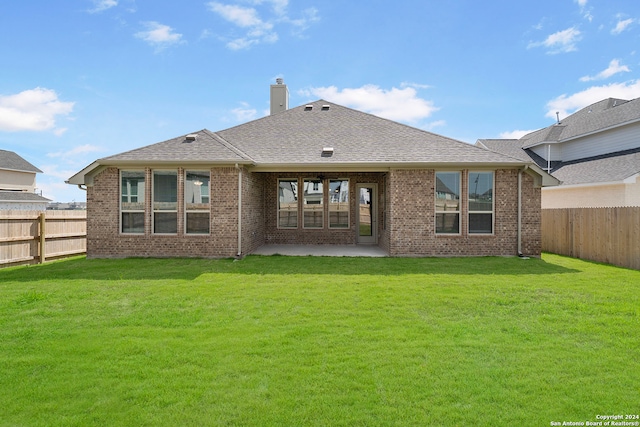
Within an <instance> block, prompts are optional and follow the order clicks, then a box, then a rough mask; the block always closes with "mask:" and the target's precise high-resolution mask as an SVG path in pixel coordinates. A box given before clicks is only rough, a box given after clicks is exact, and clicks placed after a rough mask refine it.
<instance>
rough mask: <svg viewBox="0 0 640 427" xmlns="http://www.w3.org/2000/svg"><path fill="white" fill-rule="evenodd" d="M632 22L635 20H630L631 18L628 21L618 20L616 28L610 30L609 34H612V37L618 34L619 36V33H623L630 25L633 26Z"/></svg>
mask: <svg viewBox="0 0 640 427" xmlns="http://www.w3.org/2000/svg"><path fill="white" fill-rule="evenodd" d="M634 22H635V20H634V19H631V18H629V19H624V20H622V19H619V20H618V23H617V24H616V26H615V27H614V28H613V29H612V30H611V34H614V35H618V34H620V33H621V32H623V31H624V30H626V29H627V28H629V26H630V25H631V24H633V23H634Z"/></svg>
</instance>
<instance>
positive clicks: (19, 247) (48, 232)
mask: <svg viewBox="0 0 640 427" xmlns="http://www.w3.org/2000/svg"><path fill="white" fill-rule="evenodd" d="M86 252H87V213H86V212H85V211H46V212H40V211H18V210H10V211H0V267H6V266H9V265H17V264H34V263H43V262H44V261H46V260H47V259H54V258H61V257H65V256H71V255H79V254H83V253H86Z"/></svg>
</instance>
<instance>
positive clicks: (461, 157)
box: [67, 81, 557, 257]
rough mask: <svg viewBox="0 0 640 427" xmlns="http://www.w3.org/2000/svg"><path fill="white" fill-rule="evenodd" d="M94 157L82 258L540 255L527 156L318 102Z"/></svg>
mask: <svg viewBox="0 0 640 427" xmlns="http://www.w3.org/2000/svg"><path fill="white" fill-rule="evenodd" d="M287 104H288V91H287V88H286V85H284V84H283V83H282V82H281V81H279V82H278V83H277V84H276V85H272V86H271V106H272V108H271V110H272V111H271V114H270V115H269V116H266V117H263V118H261V119H258V120H254V121H251V122H248V123H245V124H242V125H239V126H235V127H232V128H230V129H226V130H222V131H218V132H211V131H209V130H206V129H204V130H200V131H197V132H193V133H190V134H186V135H183V136H179V137H177V138H173V139H169V140H167V141H164V142H160V143H157V144H153V145H149V146H145V147H142V148H138V149H135V150H131V151H127V152H124V153H121V154H116V155H113V156H110V157H105V158H102V159H99V160H96V161H95V162H94V163H92V164H91V165H89V166H88V167H86V168H85V169H83V170H82V171H80V172H78V173H77V174H76V175H74V176H73V177H71V178H70V179H69V181H67V182H68V183H70V184H75V185H79V186H81V187H82V188H85V187H86V190H87V218H88V224H87V229H88V230H87V254H88V256H89V257H130V256H148V257H163V256H180V257H231V256H244V255H247V254H250V253H252V252H253V251H255V250H256V249H257V248H259V247H261V246H263V245H269V244H318V245H320V244H324V245H377V246H379V247H380V248H382V249H384V250H385V251H386V252H387V253H388V254H389V255H390V256H479V255H506V256H509V255H511V256H513V255H518V254H525V255H532V256H539V255H540V251H541V232H540V217H541V215H540V193H541V191H540V188H541V187H542V186H543V185H554V184H556V183H557V181H555V180H554V179H553V178H552V177H550V176H549V175H548V174H546V173H545V172H544V171H542V169H540V168H539V167H538V166H537V165H535V164H534V163H533V162H528V161H523V160H521V159H517V158H514V157H510V156H507V155H504V154H499V153H495V152H492V151H489V150H486V149H483V148H480V147H476V146H473V145H470V144H467V143H464V142H460V141H456V140H453V139H450V138H446V137H444V136H440V135H436V134H433V133H430V132H426V131H424V130H420V129H416V128H413V127H410V126H406V125H404V124H400V123H396V122H393V121H390V120H387V119H383V118H380V117H376V116H373V115H371V114H367V113H363V112H360V111H357V110H353V109H350V108H347V107H344V106H340V105H337V104H334V103H331V102H327V101H325V100H318V101H315V102H311V103H309V104H306V105H301V106H299V107H296V108H292V109H288V105H287Z"/></svg>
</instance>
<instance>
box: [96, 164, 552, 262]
mask: <svg viewBox="0 0 640 427" xmlns="http://www.w3.org/2000/svg"><path fill="white" fill-rule="evenodd" d="M145 171H146V187H145V206H146V213H145V233H144V234H140V235H127V234H121V233H120V230H119V227H120V218H119V216H120V212H119V199H120V194H119V193H120V183H119V170H118V169H117V168H113V167H111V168H107V169H105V170H104V171H102V172H101V173H99V174H98V175H97V176H95V178H94V185H93V186H89V187H88V188H87V205H88V206H87V209H88V212H87V218H88V219H87V228H88V231H87V253H88V256H89V257H129V256H148V257H164V256H180V257H231V256H235V255H236V254H237V252H238V229H237V225H238V207H237V200H238V170H237V169H236V168H234V167H224V168H212V169H211V233H210V235H206V236H194V235H185V234H184V224H183V223H184V204H183V203H182V192H183V185H182V182H183V176H184V175H183V171H184V169H179V175H178V177H179V181H178V182H179V185H178V189H179V193H178V198H179V199H178V200H179V203H178V233H177V234H176V235H171V236H165V235H154V234H153V233H152V229H151V223H152V222H151V218H152V209H151V208H152V206H151V194H152V193H151V182H152V170H151V169H149V168H147V169H146V170H145ZM320 174H322V175H323V176H324V177H325V179H345V178H346V179H349V185H350V194H349V198H350V215H349V229H346V230H342V229H341V230H335V229H329V228H328V224H327V223H328V220H327V218H328V204H326V203H324V209H325V210H324V215H325V226H324V228H323V229H303V228H302V201H301V198H299V199H300V200H299V211H298V215H299V221H298V228H297V229H293V230H292V229H278V227H277V206H278V179H279V178H297V179H299V180H300V183H302V180H303V179H304V178H315V177H317V176H318V175H320ZM467 177H468V171H462V195H463V197H462V200H461V216H460V229H461V233H460V235H456V236H442V235H438V236H436V235H435V229H434V227H435V225H434V217H435V213H434V203H435V195H434V181H435V171H434V170H425V169H416V170H392V171H390V172H389V173H315V172H314V173H252V172H249V171H248V170H246V169H243V171H242V185H243V191H242V218H243V222H242V255H246V254H249V253H251V252H252V251H253V250H255V249H256V248H258V247H259V246H261V245H262V244H265V243H266V244H287V243H289V244H335V245H344V244H355V243H356V206H357V200H356V185H357V184H358V183H376V184H377V185H378V205H377V206H378V209H377V214H378V222H377V232H378V245H379V246H380V247H382V248H384V249H385V250H387V251H388V252H389V254H390V255H391V256H477V255H516V254H517V216H518V206H517V203H518V191H517V190H518V171H517V170H511V169H505V170H497V171H495V189H494V192H495V194H494V198H495V219H494V234H493V235H469V234H468V232H467V213H468V203H467V198H466V194H467V180H468V178H467ZM325 187H327V186H326V185H325ZM522 189H523V191H522V203H523V206H522V213H523V223H522V252H523V253H524V254H526V255H534V256H539V255H540V251H541V231H540V221H541V211H540V194H541V192H540V189H539V188H535V186H534V179H533V178H532V177H531V176H529V175H528V174H526V173H523V174H522ZM326 191H328V189H325V199H324V200H325V201H326Z"/></svg>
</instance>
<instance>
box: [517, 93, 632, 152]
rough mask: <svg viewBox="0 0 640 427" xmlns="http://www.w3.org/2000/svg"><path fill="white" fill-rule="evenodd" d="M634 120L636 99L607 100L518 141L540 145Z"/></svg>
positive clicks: (528, 144) (530, 144)
mask: <svg viewBox="0 0 640 427" xmlns="http://www.w3.org/2000/svg"><path fill="white" fill-rule="evenodd" d="M638 120H640V98H636V99H633V100H631V101H626V100H624V99H615V98H607V99H604V100H602V101H600V102H596V103H595V104H591V105H589V106H588V107H585V108H583V109H582V110H579V111H576V112H575V113H573V114H572V115H570V116H568V117H566V118H564V119H563V120H562V121H561V122H560V124H554V125H552V126H549V127H546V128H544V129H540V130H538V131H536V132H532V133H530V134H529V135H525V136H524V137H523V138H521V139H522V140H523V143H524V147H525V148H526V147H532V146H534V145H537V144H540V143H542V142H562V141H566V140H568V139H572V138H576V137H578V136H581V135H587V134H590V133H593V132H597V131H602V130H605V129H609V128H612V127H615V126H620V125H623V124H626V123H632V122H634V121H638Z"/></svg>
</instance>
